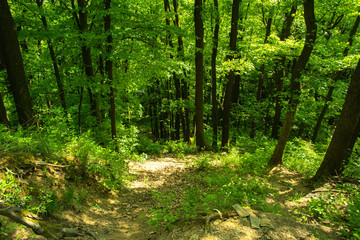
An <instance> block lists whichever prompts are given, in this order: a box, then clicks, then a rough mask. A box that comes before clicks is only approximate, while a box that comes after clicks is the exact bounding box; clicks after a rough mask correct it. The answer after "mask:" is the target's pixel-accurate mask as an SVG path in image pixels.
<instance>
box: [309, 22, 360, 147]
mask: <svg viewBox="0 0 360 240" xmlns="http://www.w3.org/2000/svg"><path fill="white" fill-rule="evenodd" d="M359 24H360V15H358V16H357V18H356V20H355V23H354V26H353V27H352V29H351V31H350V34H349V39H348V44H347V45H346V47H345V49H344V52H343V56H344V57H346V56H347V55H348V53H349V49H350V47H351V46H352V43H353V39H354V36H355V34H356V31H357V29H358V28H359ZM341 78H342V73H341V70H339V71H337V72H336V74H335V78H334V83H333V85H332V86H330V88H329V90H328V93H327V95H326V98H325V102H324V106H323V108H322V109H321V112H320V115H319V117H318V119H317V121H316V125H315V127H314V133H313V135H312V137H311V141H312V142H313V143H315V142H316V139H317V136H318V134H319V131H320V127H321V123H322V121H323V120H324V117H325V114H326V112H327V110H328V108H329V103H330V102H331V101H332V94H333V91H334V89H335V85H334V84H335V83H336V82H337V81H339V80H340V79H341Z"/></svg>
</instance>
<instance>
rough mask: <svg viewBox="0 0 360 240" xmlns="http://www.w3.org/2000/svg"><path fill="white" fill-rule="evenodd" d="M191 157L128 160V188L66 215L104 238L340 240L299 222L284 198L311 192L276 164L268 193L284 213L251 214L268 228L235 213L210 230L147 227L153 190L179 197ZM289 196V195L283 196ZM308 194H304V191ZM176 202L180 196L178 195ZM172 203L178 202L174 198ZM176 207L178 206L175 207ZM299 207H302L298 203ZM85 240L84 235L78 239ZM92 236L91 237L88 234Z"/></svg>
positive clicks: (191, 171) (96, 196)
mask: <svg viewBox="0 0 360 240" xmlns="http://www.w3.org/2000/svg"><path fill="white" fill-rule="evenodd" d="M193 157H195V156H187V157H186V158H183V159H176V158H173V157H170V156H168V157H163V158H154V159H151V160H148V161H146V162H144V163H134V162H132V163H130V164H129V171H130V174H131V175H132V176H133V179H132V180H130V181H129V186H128V189H127V190H126V191H125V192H121V193H119V194H118V195H114V194H105V195H100V196H99V194H98V193H95V192H94V199H95V201H94V202H93V203H92V206H91V207H89V208H88V209H82V211H79V212H78V213H74V212H67V213H66V214H64V216H66V220H67V221H70V222H72V223H74V224H76V225H80V226H86V227H89V226H91V227H92V228H93V230H95V231H96V232H98V233H99V235H101V236H103V237H104V238H105V239H107V240H116V239H131V240H149V239H164V240H165V239H184V240H188V239H193V240H195V239H202V240H207V239H222V240H230V239H279V240H280V239H318V237H319V236H324V237H327V238H331V239H339V236H338V233H337V232H336V231H334V230H333V229H331V228H330V227H327V226H320V225H317V224H301V223H299V222H297V221H296V220H295V219H294V218H293V217H294V216H292V215H291V211H292V209H293V208H295V207H299V206H300V205H299V206H295V205H296V204H295V203H293V202H290V201H286V200H285V199H286V198H287V197H288V195H289V194H292V193H294V192H297V191H304V194H306V193H305V191H307V192H310V191H309V190H308V189H303V187H302V186H301V184H300V183H299V182H300V181H301V179H302V177H301V176H300V175H299V174H297V173H292V172H290V171H287V170H286V169H284V168H278V169H275V170H274V171H273V172H272V173H270V175H269V178H268V180H269V182H270V183H272V184H273V185H274V187H275V189H277V190H278V191H279V192H280V198H279V199H282V201H280V200H279V199H272V198H269V199H268V200H267V201H269V202H270V203H271V202H281V207H282V208H283V210H284V213H285V214H282V215H276V214H272V213H266V212H257V211H254V213H255V214H256V215H257V216H259V217H261V218H266V219H269V220H270V221H271V224H272V228H261V229H252V228H250V226H249V223H247V222H246V221H244V219H240V218H238V217H236V216H234V217H231V218H224V219H217V220H215V221H213V222H212V231H210V232H207V233H205V231H204V222H199V221H198V222H195V221H194V222H192V223H190V224H183V223H180V224H175V226H174V228H173V229H172V230H171V231H169V230H166V229H158V230H155V229H154V228H151V227H149V224H148V223H147V222H146V220H147V217H148V216H150V214H151V210H152V209H153V208H154V206H155V204H156V201H157V199H156V198H154V197H153V194H151V192H158V193H164V194H166V193H169V192H172V193H176V194H177V195H178V197H179V199H181V195H182V191H184V189H185V187H186V185H187V182H188V179H189V176H190V175H191V174H194V169H193V168H192V167H191V163H192V160H191V158H193ZM285 196H287V197H285ZM305 197H306V196H305ZM179 202H180V200H179ZM175 204H176V203H175ZM175 207H176V206H175ZM300 207H301V206H300ZM82 239H85V238H82ZM88 239H90V238H88Z"/></svg>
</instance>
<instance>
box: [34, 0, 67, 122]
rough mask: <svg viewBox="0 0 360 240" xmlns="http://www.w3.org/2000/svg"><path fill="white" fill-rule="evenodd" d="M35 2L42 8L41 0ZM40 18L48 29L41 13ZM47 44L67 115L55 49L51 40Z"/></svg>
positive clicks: (46, 28)
mask: <svg viewBox="0 0 360 240" xmlns="http://www.w3.org/2000/svg"><path fill="white" fill-rule="evenodd" d="M36 4H37V6H38V7H39V8H42V4H43V1H41V0H36ZM40 18H41V22H42V23H43V26H44V28H45V30H48V24H47V20H46V17H45V15H43V14H42V15H41V17H40ZM47 44H48V48H49V52H50V58H51V61H52V63H53V67H54V73H55V79H56V84H57V87H58V89H59V96H60V101H61V106H62V108H63V110H64V113H65V116H67V107H66V100H65V91H64V86H63V83H62V81H61V77H60V71H59V66H58V64H57V60H56V55H55V51H54V48H53V45H52V42H51V40H47Z"/></svg>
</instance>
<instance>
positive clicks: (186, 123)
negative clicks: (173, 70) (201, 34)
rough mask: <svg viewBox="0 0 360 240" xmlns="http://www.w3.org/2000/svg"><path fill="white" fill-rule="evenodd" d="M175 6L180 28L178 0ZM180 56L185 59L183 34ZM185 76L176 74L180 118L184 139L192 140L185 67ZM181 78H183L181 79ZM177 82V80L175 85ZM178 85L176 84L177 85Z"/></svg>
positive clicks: (179, 40) (176, 22)
mask: <svg viewBox="0 0 360 240" xmlns="http://www.w3.org/2000/svg"><path fill="white" fill-rule="evenodd" d="M173 7H174V12H175V20H174V24H175V26H176V27H178V28H180V21H179V13H178V3H177V0H173ZM178 57H179V58H180V60H183V59H184V41H183V39H182V36H181V35H179V36H178ZM183 72H184V77H182V78H181V77H179V76H176V78H177V79H179V81H180V82H179V83H180V95H181V96H180V109H181V111H180V119H181V125H182V131H183V140H184V142H190V117H189V111H190V110H189V107H187V106H184V105H186V104H184V102H185V101H187V100H188V99H189V93H188V91H189V90H188V85H187V82H186V79H187V74H186V71H185V69H183ZM180 79H181V80H180ZM176 84H177V83H176V82H175V85H176ZM175 87H176V86H175Z"/></svg>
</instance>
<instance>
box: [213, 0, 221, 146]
mask: <svg viewBox="0 0 360 240" xmlns="http://www.w3.org/2000/svg"><path fill="white" fill-rule="evenodd" d="M214 7H215V29H214V36H213V49H212V55H211V100H212V127H213V140H212V147H213V148H214V150H216V149H217V138H218V103H217V94H216V57H217V51H218V45H219V28H220V13H219V3H218V0H214Z"/></svg>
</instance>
